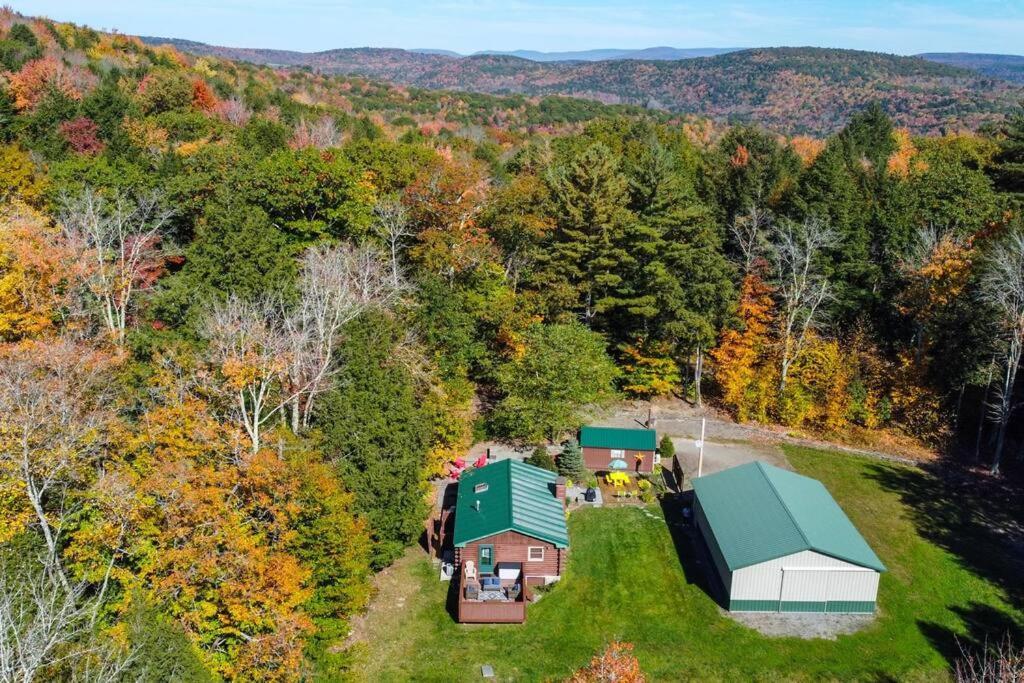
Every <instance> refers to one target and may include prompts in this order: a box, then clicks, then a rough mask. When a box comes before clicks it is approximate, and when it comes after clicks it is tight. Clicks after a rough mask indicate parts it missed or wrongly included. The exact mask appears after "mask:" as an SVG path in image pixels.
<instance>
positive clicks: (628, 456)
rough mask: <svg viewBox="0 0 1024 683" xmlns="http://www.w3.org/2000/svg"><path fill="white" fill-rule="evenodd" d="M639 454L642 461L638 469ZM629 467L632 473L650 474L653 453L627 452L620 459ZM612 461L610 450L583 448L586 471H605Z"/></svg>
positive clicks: (652, 466) (652, 468)
mask: <svg viewBox="0 0 1024 683" xmlns="http://www.w3.org/2000/svg"><path fill="white" fill-rule="evenodd" d="M637 453H640V454H642V455H643V456H644V459H643V460H641V461H640V466H639V468H638V467H637V464H636V454H637ZM622 459H623V460H625V461H626V464H627V465H629V470H630V471H632V472H642V473H644V474H650V473H651V472H653V471H654V451H636V450H627V451H626V452H625V456H624V457H623V458H622ZM611 461H612V449H610V448H594V447H593V446H584V447H583V462H584V464H585V465H586V466H587V469H588V470H607V469H608V463H610V462H611Z"/></svg>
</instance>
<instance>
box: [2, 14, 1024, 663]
mask: <svg viewBox="0 0 1024 683" xmlns="http://www.w3.org/2000/svg"><path fill="white" fill-rule="evenodd" d="M0 71H2V76H0V143H2V144H0V176H2V178H3V180H2V183H0V192H2V193H3V196H2V205H0V342H2V343H0V508H2V513H3V514H2V516H0V629H4V631H5V634H6V635H5V640H4V642H6V643H11V642H14V643H15V644H16V647H14V648H13V649H5V650H4V651H3V652H0V668H2V669H3V671H2V674H0V675H2V676H3V677H4V679H5V680H6V679H11V680H14V679H18V680H33V679H38V680H54V679H90V680H93V679H96V680H120V679H125V680H142V681H150V680H221V679H226V680H239V681H244V680H261V681H263V680H294V679H296V678H297V677H300V676H308V677H329V676H330V675H332V674H335V673H337V672H339V671H344V669H345V667H346V662H347V658H348V655H347V654H346V652H345V649H344V647H343V643H344V640H345V637H346V635H347V633H348V628H349V626H348V625H349V621H350V618H351V617H352V615H354V614H356V613H358V612H359V611H360V610H361V609H362V608H363V607H364V606H365V605H366V604H367V601H368V599H369V597H370V578H371V576H372V574H373V572H375V571H377V570H380V569H382V568H385V567H387V566H388V565H389V564H390V563H392V562H393V561H394V560H395V559H396V558H397V557H398V556H399V555H400V554H401V553H402V552H403V551H404V549H405V548H406V547H408V546H409V545H410V544H412V543H414V542H415V541H416V540H417V539H418V537H419V535H420V534H421V533H422V530H423V521H424V519H425V517H426V514H427V511H428V507H429V504H430V503H429V493H430V487H429V484H428V482H429V481H430V479H431V478H434V477H436V476H437V475H438V474H440V473H441V472H442V471H443V468H444V465H445V464H446V463H447V462H449V461H450V460H451V459H452V458H454V457H456V456H458V455H460V454H462V453H463V452H464V451H465V449H466V447H467V446H468V445H469V444H470V443H471V442H472V441H474V440H478V439H481V438H484V437H490V438H496V439H505V440H510V441H514V442H518V443H522V444H524V445H536V444H543V443H545V442H550V441H555V442H557V441H558V440H560V439H561V438H562V437H563V435H564V434H565V433H566V432H568V431H570V430H572V429H574V428H575V427H577V426H578V425H579V423H580V421H581V420H582V419H583V415H584V412H583V411H584V410H586V409H588V408H590V407H593V406H599V405H601V404H603V403H608V402H611V401H615V400H618V399H620V398H623V397H626V398H634V399H652V398H658V397H668V396H673V395H675V396H679V397H683V398H684V399H686V400H688V401H691V402H694V403H698V404H699V403H701V402H702V401H712V402H714V404H715V405H716V406H719V407H720V408H721V409H723V410H726V411H729V412H730V413H731V414H732V415H733V416H734V417H735V418H736V419H738V420H751V421H760V422H764V423H776V424H782V425H785V426H787V427H788V428H789V429H792V430H796V431H801V432H805V433H814V434H819V435H823V436H826V437H829V438H834V439H840V440H847V441H851V442H856V443H862V444H869V445H878V444H895V445H897V446H899V447H905V448H917V449H934V450H936V451H939V452H941V453H943V454H945V457H948V458H950V460H951V461H957V462H963V463H966V464H974V465H979V466H983V467H985V468H986V469H987V470H989V471H991V472H993V473H999V472H1000V471H1001V470H1002V471H1003V475H1002V476H1012V475H1013V469H1014V468H1015V467H1018V463H1019V461H1020V459H1021V456H1022V455H1024V433H1022V432H1021V429H1020V426H1019V419H1018V420H1016V421H1014V420H1013V419H1012V418H1013V417H1014V416H1016V410H1017V409H1018V407H1019V404H1020V400H1021V395H1020V394H1021V391H1020V388H1019V384H1020V382H1018V381H1017V370H1018V368H1019V366H1020V362H1021V352H1022V347H1024V223H1022V219H1021V213H1020V212H1021V202H1022V201H1024V111H1018V112H1017V113H1016V114H1014V115H1013V116H1012V117H1010V118H1008V119H1007V120H1005V121H999V122H996V123H993V124H991V125H989V126H988V127H986V128H984V129H983V130H979V131H976V132H972V133H968V132H960V133H957V134H951V135H946V136H941V137H939V136H935V137H915V136H913V135H911V134H910V133H909V132H908V131H907V130H905V129H901V128H898V127H896V126H895V124H894V123H893V120H892V119H891V118H890V116H889V115H888V114H887V113H886V111H885V110H884V109H883V108H882V107H880V106H877V105H870V106H866V107H865V108H864V109H863V110H862V111H860V112H858V113H857V114H856V115H854V116H853V117H852V118H851V119H850V120H849V121H848V122H847V123H846V125H845V126H844V127H843V128H842V130H841V131H840V132H838V133H837V134H835V135H833V136H831V137H829V138H827V139H818V138H812V137H785V136H782V135H779V134H777V133H775V132H771V131H769V130H766V129H763V128H759V127H756V126H752V125H739V126H732V127H729V126H723V125H721V124H715V123H712V122H708V121H702V120H697V119H686V120H683V119H679V118H669V117H667V116H666V115H663V114H658V113H651V112H645V111H643V110H639V109H632V108H628V107H608V106H603V105H599V104H596V103H593V102H586V101H580V100H573V99H563V98H546V99H536V98H525V97H518V96H513V97H496V96H486V95H471V94H463V93H452V92H428V91H422V90H414V89H406V88H403V87H398V86H391V85H385V84H381V83H375V82H371V81H367V80H365V79H360V78H349V77H341V76H324V75H320V74H314V73H310V72H306V71H301V70H299V71H285V70H274V69H270V68H267V67H258V66H253V65H247V64H240V63H235V62H231V61H226V60H222V59H217V58H213V57H194V56H187V55H183V54H181V53H179V52H177V51H176V50H174V49H173V48H170V47H151V46H147V45H145V44H143V43H142V42H141V41H139V40H138V39H135V38H131V37H128V36H123V35H117V34H105V33H99V32H96V31H93V30H91V29H88V28H84V27H78V26H74V25H70V24H59V23H54V22H50V21H45V20H33V19H27V18H24V17H21V16H19V15H17V14H15V13H13V12H11V11H10V10H5V11H3V12H2V13H0ZM7 636H16V637H7ZM396 637H400V636H397V635H396Z"/></svg>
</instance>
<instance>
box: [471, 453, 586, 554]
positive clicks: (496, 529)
mask: <svg viewBox="0 0 1024 683" xmlns="http://www.w3.org/2000/svg"><path fill="white" fill-rule="evenodd" d="M556 479H557V477H556V476H555V474H554V473H553V472H548V471H547V470H544V469H541V468H539V467H534V466H533V465H527V464H526V463H522V462H519V461H518V460H500V461H498V462H496V463H492V464H490V465H485V466H484V467H479V468H475V469H471V470H468V471H467V472H465V473H463V475H462V476H461V477H460V479H459V493H458V498H457V500H456V502H455V534H454V543H455V546H456V547H458V548H463V547H465V545H466V544H467V543H472V542H473V541H476V540H478V539H481V538H484V537H486V536H493V535H494V534H500V533H502V532H505V531H517V532H519V533H521V534H524V535H526V536H530V537H531V538H538V539H540V540H542V541H547V542H548V543H553V544H554V545H555V546H557V547H559V548H567V547H569V532H568V530H567V528H566V526H565V507H564V503H563V502H562V501H561V500H559V499H558V498H556V497H555V491H554V487H555V480H556ZM484 485H486V490H478V489H482V488H484ZM477 501H479V509H477V508H478V506H477Z"/></svg>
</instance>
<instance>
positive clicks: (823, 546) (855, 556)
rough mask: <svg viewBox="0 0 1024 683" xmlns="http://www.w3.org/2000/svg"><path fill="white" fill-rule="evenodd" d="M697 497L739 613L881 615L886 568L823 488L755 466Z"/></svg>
mask: <svg viewBox="0 0 1024 683" xmlns="http://www.w3.org/2000/svg"><path fill="white" fill-rule="evenodd" d="M693 489H694V494H695V504H694V520H695V523H696V525H697V528H698V529H699V531H700V534H701V536H702V537H703V539H704V541H705V542H706V544H707V549H708V551H709V553H710V555H711V558H712V561H713V563H714V567H715V574H716V577H715V578H717V579H718V580H720V582H721V584H722V587H723V588H724V590H725V594H726V596H727V597H728V607H729V609H730V610H731V611H735V612H831V613H839V612H849V613H871V612H874V610H875V601H876V598H877V595H878V581H879V577H880V575H881V572H884V571H885V566H884V565H883V564H882V562H881V561H880V560H879V559H878V556H877V555H875V553H874V551H873V550H872V549H871V547H870V546H869V545H868V544H867V541H865V540H864V538H863V537H862V536H861V535H860V533H859V532H858V531H857V529H856V528H855V527H854V526H853V523H852V522H851V521H850V519H849V518H848V517H847V516H846V514H845V513H844V512H843V510H842V509H841V508H840V507H839V505H838V503H836V501H835V500H834V499H833V498H832V496H831V495H830V494H829V492H828V490H827V489H826V488H825V486H824V485H823V484H822V483H821V482H819V481H817V480H816V479H811V478H810V477H805V476H802V475H799V474H795V473H793V472H789V471H787V470H783V469H780V468H778V467H775V466H773V465H769V464H766V463H763V462H752V463H748V464H745V465H740V466H738V467H733V468H731V469H728V470H725V471H723V472H718V473H716V474H711V475H708V476H706V477H700V478H697V479H695V480H694V481H693Z"/></svg>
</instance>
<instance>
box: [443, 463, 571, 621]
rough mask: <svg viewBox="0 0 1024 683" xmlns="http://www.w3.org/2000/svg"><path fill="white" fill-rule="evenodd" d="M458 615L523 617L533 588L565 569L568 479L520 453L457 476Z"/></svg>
mask: <svg viewBox="0 0 1024 683" xmlns="http://www.w3.org/2000/svg"><path fill="white" fill-rule="evenodd" d="M453 545H454V547H455V566H456V568H457V569H456V573H455V576H456V577H457V582H458V583H457V585H456V587H455V589H456V590H457V591H458V595H459V600H458V620H459V621H460V622H463V623H522V622H523V621H524V620H525V619H526V603H527V601H528V600H529V599H530V597H531V593H530V587H531V586H537V585H544V584H548V583H552V582H554V581H557V580H558V579H559V578H560V577H561V576H562V571H563V570H564V569H565V561H566V553H567V552H568V550H569V533H568V530H567V528H566V524H565V479H564V478H562V477H558V476H556V475H555V474H554V473H552V472H548V471H547V470H544V469H541V468H539V467H534V466H532V465H527V464H525V463H522V462H519V461H517V460H501V461H499V462H496V463H492V464H490V465H486V466H484V467H479V468H473V469H471V470H468V471H467V472H466V473H465V474H463V475H462V477H461V478H460V480H459V490H458V496H457V500H456V504H455V528H454V533H453Z"/></svg>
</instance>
